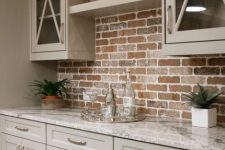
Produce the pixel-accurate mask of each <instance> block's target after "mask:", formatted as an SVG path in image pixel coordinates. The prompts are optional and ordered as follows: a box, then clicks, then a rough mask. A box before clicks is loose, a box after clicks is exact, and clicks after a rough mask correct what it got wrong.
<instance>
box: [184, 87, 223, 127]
mask: <svg viewBox="0 0 225 150" xmlns="http://www.w3.org/2000/svg"><path fill="white" fill-rule="evenodd" d="M197 86H198V89H199V91H198V92H197V93H194V92H191V93H189V94H184V95H183V96H184V97H185V98H186V100H187V101H188V103H189V104H190V106H192V110H191V111H192V125H193V126H197V127H208V128H209V127H213V126H216V125H217V109H216V108H213V107H211V105H212V104H213V103H215V101H216V99H217V97H218V96H219V95H220V94H221V93H219V94H218V93H210V92H208V90H206V89H205V88H204V87H202V86H201V85H200V84H197Z"/></svg>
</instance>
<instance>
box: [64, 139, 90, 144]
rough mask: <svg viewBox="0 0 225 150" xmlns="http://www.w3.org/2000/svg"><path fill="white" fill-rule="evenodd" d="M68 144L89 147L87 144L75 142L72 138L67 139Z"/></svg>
mask: <svg viewBox="0 0 225 150" xmlns="http://www.w3.org/2000/svg"><path fill="white" fill-rule="evenodd" d="M67 140H68V142H70V143H72V144H76V145H83V146H84V145H87V142H81V141H74V140H71V139H70V138H68V139H67Z"/></svg>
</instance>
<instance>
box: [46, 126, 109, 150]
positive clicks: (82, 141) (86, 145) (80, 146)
mask: <svg viewBox="0 0 225 150" xmlns="http://www.w3.org/2000/svg"><path fill="white" fill-rule="evenodd" d="M47 144H48V145H52V146H56V147H60V148H63V149H67V150H74V149H76V150H103V149H105V150H106V149H107V150H113V137H110V136H105V135H100V134H95V133H90V132H85V131H80V130H75V129H70V128H64V127H59V126H53V125H47Z"/></svg>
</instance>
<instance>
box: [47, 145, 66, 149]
mask: <svg viewBox="0 0 225 150" xmlns="http://www.w3.org/2000/svg"><path fill="white" fill-rule="evenodd" d="M47 150H63V149H60V148H56V147H52V146H47Z"/></svg>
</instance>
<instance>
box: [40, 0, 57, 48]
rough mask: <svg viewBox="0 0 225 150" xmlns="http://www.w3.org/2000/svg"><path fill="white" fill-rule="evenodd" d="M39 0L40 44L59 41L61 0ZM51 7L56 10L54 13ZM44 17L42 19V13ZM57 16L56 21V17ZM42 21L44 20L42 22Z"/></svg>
mask: <svg viewBox="0 0 225 150" xmlns="http://www.w3.org/2000/svg"><path fill="white" fill-rule="evenodd" d="M50 2H51V3H49V0H37V31H36V32H37V35H39V37H38V44H50V43H59V35H58V33H59V29H60V22H61V20H60V0H50ZM51 7H52V9H53V11H54V13H52V11H51ZM43 12H44V17H43V20H42V14H43ZM53 16H55V17H56V22H55V21H54V17H53ZM41 21H42V22H41Z"/></svg>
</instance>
